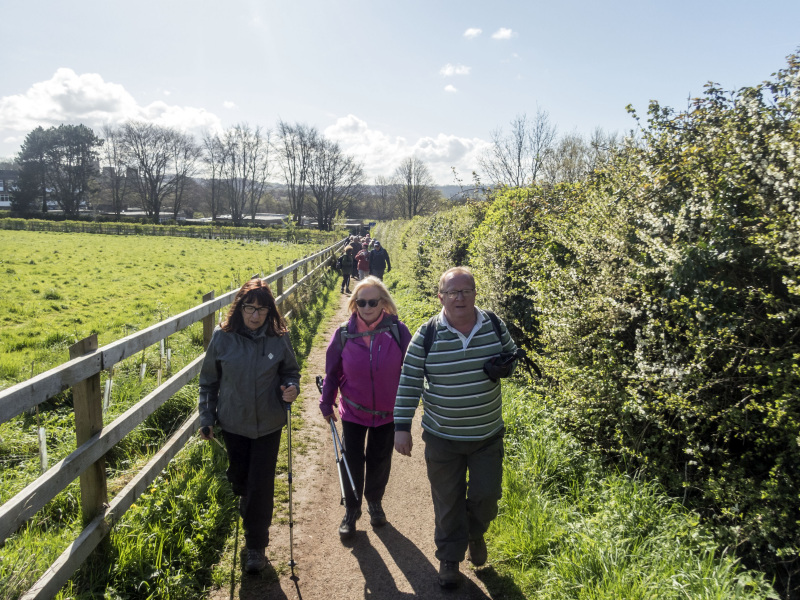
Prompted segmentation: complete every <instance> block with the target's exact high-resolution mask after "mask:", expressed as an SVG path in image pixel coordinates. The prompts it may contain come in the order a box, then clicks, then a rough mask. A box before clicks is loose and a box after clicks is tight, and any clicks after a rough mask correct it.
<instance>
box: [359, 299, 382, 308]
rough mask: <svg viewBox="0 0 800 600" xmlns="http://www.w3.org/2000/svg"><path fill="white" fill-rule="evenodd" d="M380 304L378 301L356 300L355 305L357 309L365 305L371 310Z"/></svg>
mask: <svg viewBox="0 0 800 600" xmlns="http://www.w3.org/2000/svg"><path fill="white" fill-rule="evenodd" d="M380 303H381V301H380V300H356V304H358V306H359V308H364V307H365V306H366V305H367V304H369V305H370V306H371V307H372V308H375V307H376V306H378V304H380Z"/></svg>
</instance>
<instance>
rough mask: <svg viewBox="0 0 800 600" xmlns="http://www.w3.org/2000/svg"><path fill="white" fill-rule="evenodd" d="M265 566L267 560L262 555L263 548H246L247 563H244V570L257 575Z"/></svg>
mask: <svg viewBox="0 0 800 600" xmlns="http://www.w3.org/2000/svg"><path fill="white" fill-rule="evenodd" d="M266 566H267V558H266V556H265V555H264V548H248V549H247V561H245V563H244V570H245V571H247V572H248V573H258V572H259V571H261V570H262V569H263V568H264V567H266Z"/></svg>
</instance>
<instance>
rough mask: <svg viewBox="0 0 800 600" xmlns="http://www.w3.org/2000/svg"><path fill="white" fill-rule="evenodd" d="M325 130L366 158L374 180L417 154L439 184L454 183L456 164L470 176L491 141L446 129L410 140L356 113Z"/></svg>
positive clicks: (343, 147) (345, 147)
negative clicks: (370, 123)
mask: <svg viewBox="0 0 800 600" xmlns="http://www.w3.org/2000/svg"><path fill="white" fill-rule="evenodd" d="M323 133H324V134H325V136H327V137H329V138H331V139H333V140H336V141H337V142H339V144H341V146H342V149H343V150H344V151H345V152H347V153H348V154H352V155H354V156H355V157H357V158H358V160H361V161H363V163H364V170H365V172H366V174H367V178H368V179H369V180H370V181H371V180H372V179H374V178H375V177H377V176H378V175H384V176H387V177H389V176H391V175H392V174H393V173H394V170H395V169H396V168H397V167H398V166H399V165H400V163H401V162H402V161H403V159H405V158H408V157H409V156H416V157H418V158H420V159H421V160H423V161H425V163H426V165H427V166H428V169H429V170H430V172H431V175H432V176H433V178H434V180H436V182H437V183H438V184H440V185H450V184H452V183H453V170H452V168H453V167H455V168H456V170H457V172H458V173H459V175H460V176H461V177H463V178H466V179H469V178H470V174H471V173H472V171H474V170H477V168H478V156H479V155H480V154H481V153H482V152H483V150H484V149H485V148H486V147H487V146H488V145H489V142H487V141H485V140H481V139H479V138H462V137H458V136H454V135H447V134H444V133H440V134H438V135H437V136H435V137H423V138H420V139H418V140H417V141H415V142H409V141H408V140H406V139H405V138H402V137H391V136H389V135H387V134H385V133H383V132H381V131H377V130H374V129H370V128H369V126H368V125H367V123H366V122H365V121H363V120H361V119H359V118H358V117H356V116H355V115H348V116H346V117H341V118H339V119H338V120H337V121H336V123H334V124H333V125H331V126H330V127H328V128H326V129H325V131H324V132H323Z"/></svg>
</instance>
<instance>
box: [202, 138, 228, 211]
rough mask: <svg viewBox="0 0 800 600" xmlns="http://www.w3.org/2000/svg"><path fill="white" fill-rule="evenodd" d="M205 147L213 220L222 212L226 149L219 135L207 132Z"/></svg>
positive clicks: (204, 140)
mask: <svg viewBox="0 0 800 600" xmlns="http://www.w3.org/2000/svg"><path fill="white" fill-rule="evenodd" d="M203 148H204V149H205V154H204V159H205V163H206V165H207V166H208V169H209V173H208V174H209V175H210V176H211V180H210V182H209V186H208V187H209V196H208V198H209V210H210V212H211V218H212V220H216V219H217V215H219V213H220V204H221V202H222V200H221V190H220V187H221V185H222V179H221V178H222V168H223V166H224V163H225V149H224V148H223V146H222V140H221V139H220V137H219V135H217V134H215V133H211V132H206V133H205V134H204V135H203Z"/></svg>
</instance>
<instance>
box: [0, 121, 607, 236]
mask: <svg viewBox="0 0 800 600" xmlns="http://www.w3.org/2000/svg"><path fill="white" fill-rule="evenodd" d="M617 144H618V142H617V139H616V136H615V135H606V134H604V133H603V132H602V131H600V130H597V131H595V132H594V134H593V135H592V136H591V137H590V138H588V139H584V138H583V137H582V136H580V135H578V134H568V135H564V136H562V137H560V138H559V136H558V135H557V129H556V127H555V125H553V124H552V123H551V122H550V118H549V116H548V114H547V113H546V112H545V111H542V110H537V111H536V114H535V116H534V117H533V118H529V117H528V116H527V115H526V114H522V115H520V116H517V117H516V118H515V119H514V120H513V121H512V122H511V123H510V124H509V128H508V129H507V130H503V129H498V130H497V131H495V132H493V133H492V138H491V143H490V145H489V147H488V149H487V150H486V151H485V152H484V153H483V154H482V155H481V156H480V158H479V160H478V165H479V168H480V174H479V173H478V172H473V178H474V180H475V184H476V185H475V187H476V188H479V189H483V190H486V189H487V187H491V188H497V187H502V186H507V187H522V186H527V185H532V184H540V185H554V184H556V183H575V182H577V181H581V180H583V179H585V178H586V177H588V175H589V174H590V173H591V172H592V171H594V170H595V169H596V168H597V167H598V166H599V165H601V164H603V161H605V160H606V159H607V156H608V155H609V152H610V151H611V150H612V149H613V148H614V147H616V146H617ZM6 166H8V167H9V168H11V169H17V170H18V171H19V178H18V181H17V185H16V189H15V190H13V194H12V198H13V201H12V211H13V213H14V214H16V215H22V216H24V215H30V216H34V215H36V216H39V215H41V214H42V213H46V212H48V211H49V210H58V211H61V212H62V213H63V214H64V216H65V217H67V218H76V217H77V216H78V215H79V214H80V212H81V211H82V210H86V209H87V208H89V207H92V208H94V209H96V210H97V211H99V212H104V213H111V214H114V215H117V216H121V215H122V214H123V212H124V211H125V210H126V209H128V210H131V209H133V210H137V211H141V212H142V213H144V215H145V218H146V219H147V220H149V221H152V222H155V223H158V222H160V221H161V220H163V219H164V218H169V219H173V220H178V219H180V218H181V217H182V216H184V215H186V216H190V217H191V216H193V215H195V214H202V215H203V216H206V217H211V218H212V219H214V220H217V219H222V218H223V217H224V219H225V220H230V221H232V222H233V223H234V224H236V225H242V224H244V223H246V222H247V221H248V220H249V221H251V222H253V221H255V220H256V218H257V214H258V213H263V212H278V213H289V214H291V215H292V216H293V218H294V220H295V221H296V222H300V221H301V219H302V217H304V216H305V217H308V218H310V219H312V220H314V221H316V223H317V227H318V228H319V229H322V230H329V229H331V228H332V227H333V224H334V221H335V220H336V219H337V218H339V219H341V218H344V217H349V218H361V219H376V220H387V219H394V218H405V219H410V218H412V217H414V216H417V215H424V214H431V213H433V212H436V211H437V210H438V209H440V208H442V207H444V206H447V205H449V204H452V203H453V202H457V201H458V196H459V195H455V196H453V197H452V198H449V199H447V200H446V199H445V198H444V196H443V195H442V193H441V192H440V190H439V189H438V188H437V186H436V183H435V181H434V179H433V177H432V176H431V173H430V170H429V168H428V165H427V164H426V163H425V161H423V160H421V159H420V158H419V157H417V156H409V157H407V158H405V159H403V161H402V162H401V163H400V164H399V165H398V166H397V167H396V168H395V169H394V171H393V172H392V173H391V174H387V175H382V176H379V177H376V178H375V179H374V180H373V181H372V182H368V181H367V178H366V176H365V174H364V166H363V164H362V163H360V162H359V161H358V160H357V159H356V158H355V157H353V156H351V155H349V154H347V153H346V152H344V151H343V150H342V148H341V146H340V145H339V144H338V143H337V142H335V141H333V140H330V139H328V138H326V137H325V136H324V135H323V134H321V133H320V132H319V131H318V130H317V129H316V128H314V127H310V126H308V125H305V124H302V123H287V122H285V121H280V122H279V123H278V125H277V126H276V127H275V129H274V130H272V129H265V128H262V127H259V126H251V125H248V124H246V123H242V124H238V125H235V126H233V127H230V128H228V129H226V130H223V131H216V132H210V131H209V132H206V133H205V134H203V136H202V139H200V140H199V141H198V140H197V139H195V138H194V137H193V136H191V135H188V134H186V133H183V132H181V131H178V130H176V129H174V128H170V127H165V126H162V125H156V124H153V123H146V122H142V121H128V122H126V123H123V124H121V125H118V126H111V125H106V126H103V127H102V129H101V131H100V132H99V135H98V134H96V133H95V132H94V131H92V129H90V128H89V127H87V126H85V125H60V126H58V127H51V128H49V129H44V128H42V127H37V128H36V129H34V130H33V131H31V132H30V133H29V134H28V136H27V137H26V138H25V141H24V142H23V144H22V146H21V149H20V152H19V154H18V155H17V157H16V163H15V164H10V165H6ZM455 176H456V178H458V176H459V174H458V173H455ZM481 179H483V181H481ZM474 189H475V188H472V189H470V190H469V192H472V191H474ZM462 191H464V195H467V191H465V190H464V189H463V187H462Z"/></svg>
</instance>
